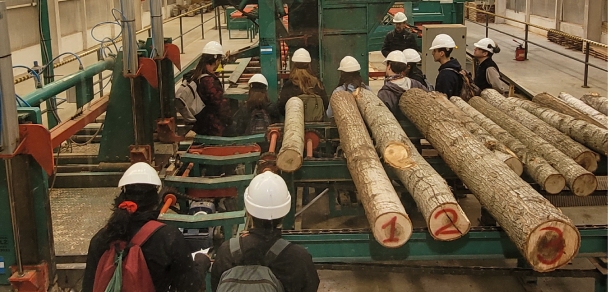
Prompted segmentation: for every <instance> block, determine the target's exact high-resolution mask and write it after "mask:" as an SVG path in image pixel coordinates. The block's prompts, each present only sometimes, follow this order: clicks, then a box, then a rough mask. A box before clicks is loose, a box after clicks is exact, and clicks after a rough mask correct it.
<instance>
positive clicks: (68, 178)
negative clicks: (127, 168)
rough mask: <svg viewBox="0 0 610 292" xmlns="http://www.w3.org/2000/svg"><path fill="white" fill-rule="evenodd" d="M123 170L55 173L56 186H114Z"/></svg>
mask: <svg viewBox="0 0 610 292" xmlns="http://www.w3.org/2000/svg"><path fill="white" fill-rule="evenodd" d="M122 176H123V172H81V173H57V174H55V178H54V180H55V185H54V187H55V188H114V187H116V186H117V185H118V184H119V180H120V179H121V177H122Z"/></svg>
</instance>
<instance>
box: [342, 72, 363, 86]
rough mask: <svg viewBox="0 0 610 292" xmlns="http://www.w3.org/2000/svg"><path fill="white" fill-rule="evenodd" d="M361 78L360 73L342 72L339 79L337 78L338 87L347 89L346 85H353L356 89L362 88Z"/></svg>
mask: <svg viewBox="0 0 610 292" xmlns="http://www.w3.org/2000/svg"><path fill="white" fill-rule="evenodd" d="M362 83H364V81H362V76H360V71H356V72H343V71H341V77H339V85H337V87H339V86H345V87H346V88H347V86H348V85H350V84H351V85H353V86H354V88H358V87H361V86H362Z"/></svg>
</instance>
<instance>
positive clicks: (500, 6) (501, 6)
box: [495, 0, 506, 23]
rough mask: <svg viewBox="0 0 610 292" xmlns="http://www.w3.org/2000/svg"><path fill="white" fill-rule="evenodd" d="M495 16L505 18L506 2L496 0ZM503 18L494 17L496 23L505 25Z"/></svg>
mask: <svg viewBox="0 0 610 292" xmlns="http://www.w3.org/2000/svg"><path fill="white" fill-rule="evenodd" d="M495 5H496V14H497V15H500V16H506V0H496V4H495ZM505 22H506V20H504V18H500V17H496V23H505Z"/></svg>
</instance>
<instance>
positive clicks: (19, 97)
mask: <svg viewBox="0 0 610 292" xmlns="http://www.w3.org/2000/svg"><path fill="white" fill-rule="evenodd" d="M15 97H17V104H19V102H22V103H23V104H25V106H27V107H32V106H31V105H30V104H29V103H28V102H27V101H25V100H24V99H23V98H21V96H19V95H18V94H17V93H15Z"/></svg>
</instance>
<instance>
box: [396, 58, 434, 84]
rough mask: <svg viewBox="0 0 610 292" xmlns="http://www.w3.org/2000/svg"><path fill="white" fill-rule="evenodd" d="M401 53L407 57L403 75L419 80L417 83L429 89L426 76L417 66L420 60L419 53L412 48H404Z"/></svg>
mask: <svg viewBox="0 0 610 292" xmlns="http://www.w3.org/2000/svg"><path fill="white" fill-rule="evenodd" d="M402 53H403V55H405V58H406V59H407V70H405V76H406V77H409V78H411V79H414V80H417V81H419V83H421V84H423V85H424V86H426V87H427V88H428V89H430V88H431V86H430V84H429V83H428V80H426V76H424V73H423V72H422V71H421V69H419V67H418V64H419V63H420V62H421V55H420V54H419V53H418V52H417V51H416V50H414V49H406V50H404V51H402Z"/></svg>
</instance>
